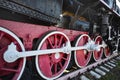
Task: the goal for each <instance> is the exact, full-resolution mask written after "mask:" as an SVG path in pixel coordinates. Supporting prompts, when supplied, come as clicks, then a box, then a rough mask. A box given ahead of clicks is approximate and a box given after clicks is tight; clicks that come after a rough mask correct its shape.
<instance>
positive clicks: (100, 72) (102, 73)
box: [95, 68, 106, 76]
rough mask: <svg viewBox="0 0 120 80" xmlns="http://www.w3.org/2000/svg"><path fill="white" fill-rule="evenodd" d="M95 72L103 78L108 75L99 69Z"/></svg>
mask: <svg viewBox="0 0 120 80" xmlns="http://www.w3.org/2000/svg"><path fill="white" fill-rule="evenodd" d="M95 71H96V72H97V73H99V74H100V75H102V76H104V75H106V73H105V72H104V71H102V70H100V69H99V68H95Z"/></svg>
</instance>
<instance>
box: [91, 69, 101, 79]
mask: <svg viewBox="0 0 120 80" xmlns="http://www.w3.org/2000/svg"><path fill="white" fill-rule="evenodd" d="M90 74H91V75H92V76H94V77H95V78H97V79H100V78H101V75H99V74H98V73H96V72H94V71H90Z"/></svg>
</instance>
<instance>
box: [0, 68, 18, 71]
mask: <svg viewBox="0 0 120 80" xmlns="http://www.w3.org/2000/svg"><path fill="white" fill-rule="evenodd" d="M1 70H4V71H9V72H20V71H19V70H15V69H9V68H1Z"/></svg>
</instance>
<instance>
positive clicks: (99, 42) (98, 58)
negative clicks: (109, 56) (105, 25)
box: [93, 36, 103, 61]
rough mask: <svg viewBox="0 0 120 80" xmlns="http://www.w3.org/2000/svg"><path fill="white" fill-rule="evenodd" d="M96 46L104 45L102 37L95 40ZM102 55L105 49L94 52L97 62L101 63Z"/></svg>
mask: <svg viewBox="0 0 120 80" xmlns="http://www.w3.org/2000/svg"><path fill="white" fill-rule="evenodd" d="M95 44H98V45H99V44H100V45H101V44H102V37H101V36H97V37H96V38H95ZM102 54H103V48H100V51H96V50H95V51H93V58H94V60H95V61H99V60H100V59H101V58H102Z"/></svg>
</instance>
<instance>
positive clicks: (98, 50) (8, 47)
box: [0, 0, 120, 80]
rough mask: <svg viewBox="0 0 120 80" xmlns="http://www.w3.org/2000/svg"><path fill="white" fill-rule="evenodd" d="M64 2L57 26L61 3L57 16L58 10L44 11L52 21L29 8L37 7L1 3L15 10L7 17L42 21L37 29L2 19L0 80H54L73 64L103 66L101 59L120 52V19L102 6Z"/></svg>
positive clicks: (0, 25)
mask: <svg viewBox="0 0 120 80" xmlns="http://www.w3.org/2000/svg"><path fill="white" fill-rule="evenodd" d="M61 1H62V0H61ZM64 1H68V4H64ZM64 1H63V13H62V14H61V15H62V18H64V17H65V19H66V20H64V19H62V18H61V20H62V21H63V22H61V21H60V22H58V21H59V17H58V14H59V13H61V8H62V7H61V5H62V2H59V6H57V8H58V7H59V8H60V9H59V10H58V14H57V13H56V14H55V13H54V14H53V13H52V12H54V11H52V12H50V13H48V12H46V13H48V14H50V15H49V16H48V14H42V13H41V12H39V9H38V11H37V10H36V9H35V8H34V9H33V8H32V9H31V6H32V7H33V5H30V6H25V4H21V3H20V4H19V3H18V2H19V1H18V2H17V1H14V0H11V1H9V0H0V6H1V9H0V10H3V9H4V10H7V9H8V10H10V11H12V13H7V14H9V15H10V14H15V13H13V12H17V13H19V14H22V15H23V16H25V15H27V16H29V17H31V18H33V19H37V21H38V20H40V23H38V24H41V25H36V24H37V23H36V24H28V23H23V22H19V21H20V19H15V21H10V20H12V19H10V18H6V17H2V16H1V18H0V57H1V58H0V61H1V63H0V79H1V80H7V79H12V80H19V79H21V80H27V79H28V80H32V78H34V79H36V78H37V79H41V78H42V79H56V78H58V77H60V76H61V75H62V74H63V73H64V71H65V70H66V69H67V67H71V65H70V63H72V66H73V64H75V65H76V66H77V67H78V68H84V67H86V66H87V65H88V64H89V63H90V61H91V57H93V59H94V61H99V60H101V59H103V56H104V58H106V57H109V56H110V55H111V53H116V52H118V51H119V50H120V45H119V44H120V43H119V41H120V30H119V29H120V28H119V21H120V20H119V18H118V17H117V16H116V15H114V14H111V13H110V12H109V9H106V8H103V7H100V8H99V7H98V6H103V5H102V4H100V2H94V5H93V6H89V7H90V8H89V7H85V8H84V4H82V3H79V2H78V1H77V2H76V1H73V2H71V1H70V0H64ZM69 1H70V2H69ZM94 1H95V0H94ZM12 2H13V3H12ZM15 3H16V4H15ZM83 3H84V1H83ZM48 4H49V3H48ZM73 4H74V5H76V6H73ZM8 5H9V6H8ZM68 5H69V6H68ZM87 5H89V4H87ZM15 6H16V7H15ZM65 6H66V8H65ZM18 7H20V8H19V9H18ZM69 8H71V10H70V9H69ZM23 9H24V10H23ZM22 10H23V11H22ZM43 10H44V9H43ZM48 10H49V9H48ZM82 10H83V11H82ZM35 12H36V13H35ZM3 13H4V12H3ZM23 13H24V14H23ZM40 13H41V14H40ZM19 14H18V15H19ZM35 14H36V15H35ZM3 15H4V14H3ZM52 15H54V16H52ZM56 16H57V17H56ZM13 17H14V16H13ZM13 17H12V18H13ZM43 17H44V18H43ZM4 19H9V20H4ZM23 19H24V18H23ZM28 20H30V19H28ZM16 21H18V22H16ZM26 21H27V20H26ZM26 21H24V22H26ZM42 21H44V24H42ZM117 21H118V22H117ZM31 23H32V20H31ZM57 23H58V25H55V24H57ZM51 24H52V25H51ZM45 25H49V26H45ZM50 25H51V26H50ZM72 57H74V58H72ZM40 76H41V77H40Z"/></svg>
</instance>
